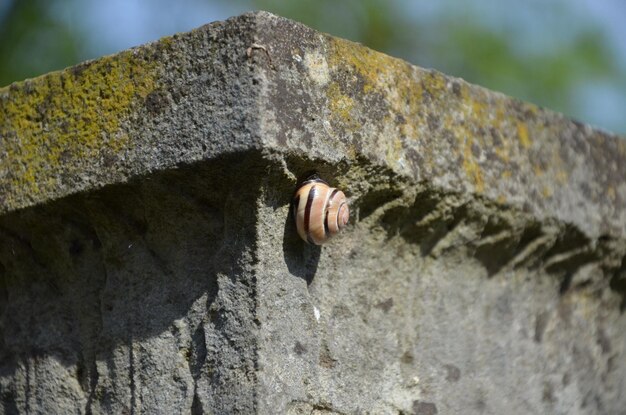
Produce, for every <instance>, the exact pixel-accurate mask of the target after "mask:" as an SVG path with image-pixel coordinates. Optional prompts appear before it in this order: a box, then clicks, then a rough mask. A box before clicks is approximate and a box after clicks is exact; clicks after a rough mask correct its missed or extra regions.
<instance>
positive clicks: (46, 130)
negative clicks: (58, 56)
mask: <svg viewBox="0 0 626 415" xmlns="http://www.w3.org/2000/svg"><path fill="white" fill-rule="evenodd" d="M156 72H157V70H156V66H155V64H154V63H152V62H150V61H147V60H146V59H145V58H144V56H142V54H141V53H137V51H127V52H122V53H120V54H117V55H115V56H109V57H105V58H102V59H99V60H96V61H93V62H90V63H85V64H82V65H79V66H77V67H75V68H69V69H66V70H64V71H60V72H53V73H50V74H47V75H45V76H42V77H39V78H35V79H31V80H27V81H24V82H21V83H16V84H13V85H11V86H9V87H7V88H4V89H0V136H2V137H6V138H8V139H5V140H4V143H3V149H2V150H3V153H4V154H1V155H0V157H1V158H0V171H4V172H10V177H9V180H10V183H8V187H9V188H12V189H21V193H29V194H31V195H34V194H37V193H41V192H46V191H48V190H50V189H51V188H53V187H54V186H55V184H56V182H57V180H58V178H57V177H58V175H59V174H61V173H64V172H71V171H72V167H73V166H77V165H80V164H83V163H89V162H90V161H91V160H93V161H94V162H95V161H96V160H98V159H99V157H101V155H102V154H103V153H102V152H103V150H104V151H107V152H108V154H119V153H122V152H123V151H124V150H125V149H126V148H127V147H128V146H129V145H130V140H129V137H128V135H127V134H126V133H125V132H124V131H123V129H122V128H121V125H122V121H123V120H124V119H126V118H127V117H128V116H129V115H130V114H132V113H133V112H134V111H135V108H137V107H138V106H141V105H143V102H144V99H145V97H146V96H147V95H148V94H149V93H150V92H151V91H153V90H154V89H155V88H156V86H157V85H156V84H157V81H156V79H157V74H156ZM9 197H10V195H9Z"/></svg>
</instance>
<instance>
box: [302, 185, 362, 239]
mask: <svg viewBox="0 0 626 415" xmlns="http://www.w3.org/2000/svg"><path fill="white" fill-rule="evenodd" d="M292 206H293V207H292V209H293V216H294V218H295V221H296V229H297V230H298V234H299V235H300V237H301V238H302V239H303V240H304V241H305V242H307V243H309V244H314V245H321V244H323V243H324V242H326V241H327V240H328V239H329V238H330V237H331V236H333V235H335V234H336V233H338V232H339V231H340V230H341V228H343V227H344V226H346V224H347V223H348V218H349V217H350V209H349V207H348V200H347V198H346V195H345V194H344V193H343V192H342V191H341V190H339V189H336V188H334V187H330V186H329V185H328V183H326V182H325V181H324V180H322V179H320V178H319V177H318V176H317V175H313V176H310V177H309V178H308V179H306V180H304V181H303V182H301V183H300V184H299V185H298V187H297V188H296V192H295V194H294V198H293V202H292Z"/></svg>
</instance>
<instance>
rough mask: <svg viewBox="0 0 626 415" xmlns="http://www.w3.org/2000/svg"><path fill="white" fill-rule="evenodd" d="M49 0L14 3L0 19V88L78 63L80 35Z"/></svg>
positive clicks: (15, 1)
mask: <svg viewBox="0 0 626 415" xmlns="http://www.w3.org/2000/svg"><path fill="white" fill-rule="evenodd" d="M55 3H56V2H54V1H48V0H14V1H12V2H11V3H10V5H9V6H8V9H7V10H6V11H5V13H4V16H1V20H0V86H2V85H7V84H9V83H11V82H13V81H16V80H20V79H24V78H30V77H33V76H36V75H40V74H42V73H45V72H48V71H51V70H55V69H60V68H63V67H65V66H69V65H72V64H74V63H77V61H78V59H79V43H80V36H79V34H78V33H76V32H74V31H72V30H71V29H70V28H69V27H67V26H66V25H64V24H62V23H60V22H59V21H58V20H57V19H55V18H54V15H53V9H52V6H54V5H55Z"/></svg>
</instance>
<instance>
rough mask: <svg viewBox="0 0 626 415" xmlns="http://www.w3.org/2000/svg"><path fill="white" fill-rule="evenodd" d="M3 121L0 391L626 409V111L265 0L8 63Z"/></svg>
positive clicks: (343, 408) (84, 397) (384, 407)
mask: <svg viewBox="0 0 626 415" xmlns="http://www.w3.org/2000/svg"><path fill="white" fill-rule="evenodd" d="M0 139H1V141H0V212H2V216H0V305H1V307H0V402H1V406H0V413H7V414H10V413H91V414H96V413H151V414H152V413H164V414H173V413H192V414H202V413H215V414H221V413H260V414H275V413H288V414H358V413H372V414H420V415H425V414H436V413H440V414H443V413H492V414H500V413H511V414H516V413H517V414H527V413H555V414H559V413H560V414H576V413H581V414H595V413H602V414H617V413H622V412H623V408H626V350H625V349H626V316H625V313H624V310H625V308H626V180H624V178H625V177H626V141H625V140H622V139H620V138H618V137H616V136H614V135H611V134H609V133H605V132H602V131H597V130H593V129H592V128H590V127H588V126H585V125H581V124H580V123H577V122H574V121H571V120H569V119H567V118H565V117H563V116H561V115H558V114H555V113H553V112H550V111H547V110H544V109H540V108H538V107H536V106H533V105H531V104H526V103H523V102H520V101H517V100H514V99H511V98H507V97H505V96H503V95H500V94H498V93H494V92H490V91H487V90H485V89H482V88H480V87H476V86H472V85H469V84H467V83H465V82H464V81H462V80H460V79H455V78H451V77H447V76H444V75H442V74H439V73H437V72H435V71H428V70H424V69H420V68H417V67H414V66H411V65H409V64H407V63H405V62H403V61H400V60H397V59H394V58H390V57H388V56H385V55H382V54H380V53H377V52H374V51H371V50H368V49H366V48H364V47H362V46H360V45H356V44H353V43H350V42H347V41H344V40H341V39H336V38H332V37H330V36H327V35H324V34H320V33H318V32H315V31H313V30H311V29H309V28H306V27H304V26H302V25H300V24H297V23H294V22H291V21H288V20H285V19H282V18H279V17H276V16H273V15H270V14H268V13H263V12H261V13H254V14H247V15H243V16H241V17H237V18H234V19H231V20H228V21H226V22H221V23H214V24H211V25H208V26H205V27H203V28H200V29H198V30H195V31H193V32H190V33H187V34H182V35H175V36H173V37H170V38H164V39H162V40H160V41H158V42H156V43H153V44H150V45H146V46H142V47H139V48H136V49H132V50H129V51H127V52H122V53H120V54H118V55H114V56H110V57H105V58H102V59H99V60H95V61H92V62H87V63H84V64H82V65H79V66H77V67H75V68H70V69H67V70H65V71H62V72H57V73H51V74H48V75H45V76H43V77H40V78H37V79H33V80H27V81H24V82H22V83H16V84H13V85H11V86H9V87H7V88H5V89H2V90H0ZM311 169H315V170H318V171H319V172H320V173H321V174H322V176H323V177H325V178H326V179H328V180H329V181H330V182H331V183H332V184H334V185H338V186H340V187H342V188H343V189H344V190H345V191H346V193H347V194H348V195H349V196H350V197H351V200H352V211H353V212H355V213H354V215H353V220H352V224H351V225H350V226H349V228H348V229H347V231H345V232H344V233H342V234H341V235H340V236H338V237H337V238H336V239H334V240H333V241H331V242H330V243H329V244H327V245H326V246H324V247H323V248H319V247H312V246H308V245H306V244H304V242H302V241H300V240H299V239H298V237H297V235H296V232H295V229H294V227H293V225H292V223H291V220H290V218H289V217H288V211H289V201H290V197H291V193H292V191H293V188H294V185H295V183H296V177H298V176H300V175H301V174H303V173H304V172H306V171H308V170H311Z"/></svg>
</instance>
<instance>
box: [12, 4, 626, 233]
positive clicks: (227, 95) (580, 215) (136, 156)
mask: <svg viewBox="0 0 626 415" xmlns="http://www.w3.org/2000/svg"><path fill="white" fill-rule="evenodd" d="M0 137H1V138H2V140H1V143H0V211H3V212H7V211H11V210H15V209H19V208H23V207H26V206H29V205H33V204H38V203H42V202H46V201H48V200H52V199H56V198H59V197H62V196H64V195H68V194H72V193H75V192H79V191H85V190H90V189H94V188H98V187H101V186H103V185H106V184H111V183H118V182H124V181H126V180H127V179H128V178H129V177H133V176H137V175H142V174H146V173H149V172H152V171H155V170H160V169H166V168H170V167H174V166H176V165H180V164H184V163H191V162H195V161H199V160H202V159H211V158H214V157H217V156H219V155H223V154H227V153H232V152H236V151H240V150H244V149H252V148H257V149H264V150H263V151H265V152H266V153H272V152H281V153H283V154H287V155H289V154H299V155H306V157H308V158H310V159H311V160H312V162H313V163H317V164H322V165H323V164H324V163H328V164H337V163H344V164H346V163H347V164H349V163H351V161H354V160H356V159H358V158H360V157H365V158H367V159H369V160H372V161H374V162H375V163H377V164H379V165H381V166H383V167H386V168H389V169H391V170H393V171H395V172H397V173H399V174H401V175H404V176H407V177H409V178H411V179H413V180H415V181H423V180H426V181H429V182H432V183H433V184H435V185H437V186H441V187H443V188H446V189H449V190H453V191H461V192H471V193H475V194H482V195H484V196H486V197H487V198H489V199H492V200H494V201H497V202H499V203H505V204H510V205H513V206H518V207H522V208H524V209H525V210H527V211H529V212H531V213H533V214H534V215H536V216H538V217H540V218H545V217H556V218H558V219H560V220H564V221H566V222H570V223H574V224H576V225H577V226H578V227H579V228H581V229H583V230H584V231H586V232H587V233H588V234H589V235H590V236H599V235H602V234H611V235H615V236H623V234H624V227H625V225H624V224H625V223H626V209H625V205H626V181H624V177H626V141H625V140H623V139H620V138H619V137H617V136H615V135H612V134H609V133H606V132H603V131H600V130H594V129H592V128H591V127H589V126H586V125H582V124H580V123H577V122H575V121H572V120H569V119H567V118H566V117H564V116H562V115H559V114H556V113H554V112H551V111H547V110H544V109H541V108H538V107H537V106H535V105H532V104H527V103H523V102H520V101H519V100H516V99H512V98H508V97H506V96H503V95H502V94H499V93H495V92H491V91H488V90H486V89H483V88H480V87H476V86H473V85H470V84H468V83H466V82H464V81H462V80H460V79H456V78H452V77H448V76H445V75H442V74H440V73H438V72H436V71H431V70H424V69H421V68H418V67H415V66H412V65H409V64H408V63H406V62H403V61H401V60H398V59H394V58H391V57H389V56H386V55H383V54H381V53H378V52H374V51H372V50H369V49H367V48H365V47H363V46H361V45H358V44H354V43H351V42H348V41H345V40H341V39H337V38H333V37H330V36H327V35H324V34H321V33H318V32H315V31H314V30H311V29H309V28H307V27H305V26H303V25H300V24H298V23H294V22H291V21H289V20H286V19H283V18H279V17H276V16H273V15H271V14H269V13H265V12H258V13H251V14H247V15H243V16H240V17H237V18H233V19H230V20H228V21H226V22H220V23H214V24H211V25H207V26H204V27H202V28H199V29H197V30H195V31H192V32H189V33H186V34H181V35H175V36H173V37H168V38H163V39H161V40H160V41H158V42H155V43H152V44H149V45H145V46H141V47H138V48H135V49H131V50H128V51H125V52H121V53H119V54H117V55H113V56H108V57H104V58H101V59H98V60H95V61H91V62H86V63H83V64H80V65H78V66H76V67H73V68H69V69H66V70H63V71H60V72H54V73H50V74H47V75H44V76H42V77H39V78H35V79H31V80H26V81H24V82H19V83H15V84H13V85H11V86H9V87H6V88H4V89H2V90H0Z"/></svg>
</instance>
